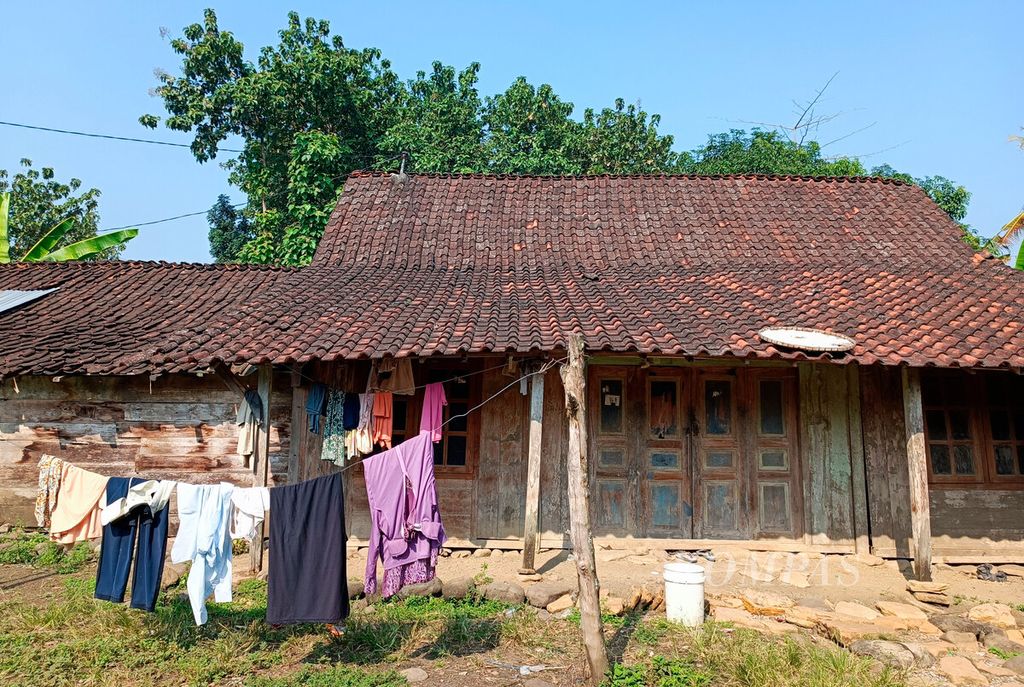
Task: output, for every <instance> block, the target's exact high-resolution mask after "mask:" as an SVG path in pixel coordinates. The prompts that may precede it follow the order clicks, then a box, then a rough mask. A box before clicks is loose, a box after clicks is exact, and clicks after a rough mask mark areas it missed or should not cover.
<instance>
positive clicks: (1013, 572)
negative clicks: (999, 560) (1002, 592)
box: [999, 565, 1024, 577]
mask: <svg viewBox="0 0 1024 687" xmlns="http://www.w3.org/2000/svg"><path fill="white" fill-rule="evenodd" d="M999 569H1000V570H1002V571H1003V572H1004V573H1006V575H1007V576H1008V577H1024V565H1000V566H999Z"/></svg>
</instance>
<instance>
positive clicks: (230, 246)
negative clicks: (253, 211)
mask: <svg viewBox="0 0 1024 687" xmlns="http://www.w3.org/2000/svg"><path fill="white" fill-rule="evenodd" d="M206 222H207V223H208V224H209V225H210V233H209V238H210V255H212V256H213V261H214V262H217V263H221V264H226V263H232V262H238V261H239V256H240V255H241V253H242V248H243V247H244V246H245V244H246V243H248V242H249V241H251V240H252V238H253V236H254V232H253V229H252V222H250V221H249V218H248V217H245V216H244V215H243V214H242V213H241V212H239V211H238V209H237V208H235V206H234V205H232V204H231V199H230V198H228V197H227V196H226V195H224V194H223V193H222V194H220V195H219V196H217V202H216V203H214V204H213V207H211V208H210V210H209V212H207V213H206Z"/></svg>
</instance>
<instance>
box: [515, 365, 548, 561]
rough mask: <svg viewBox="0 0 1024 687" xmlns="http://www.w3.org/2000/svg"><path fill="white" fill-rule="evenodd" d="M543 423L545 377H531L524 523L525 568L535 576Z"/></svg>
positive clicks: (541, 375) (540, 374)
mask: <svg viewBox="0 0 1024 687" xmlns="http://www.w3.org/2000/svg"><path fill="white" fill-rule="evenodd" d="M543 421H544V373H539V374H535V375H533V376H532V377H530V455H529V461H528V464H527V468H526V521H525V522H524V523H523V567H522V568H521V569H520V571H519V572H521V573H525V574H532V573H534V572H536V568H535V560H534V559H535V558H536V556H537V529H538V527H537V526H538V525H539V521H540V442H541V437H542V435H543V431H542V429H543Z"/></svg>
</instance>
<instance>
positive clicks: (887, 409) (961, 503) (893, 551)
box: [861, 366, 1024, 559]
mask: <svg viewBox="0 0 1024 687" xmlns="http://www.w3.org/2000/svg"><path fill="white" fill-rule="evenodd" d="M964 374H967V373H964ZM986 374H1001V373H997V372H991V373H986ZM1007 374H1008V373H1007ZM861 400H862V406H863V409H864V457H865V463H866V465H867V478H868V497H869V503H870V508H869V513H870V520H871V539H872V551H873V552H874V553H875V554H877V555H880V556H892V557H899V558H909V557H910V536H911V535H910V505H909V496H908V493H909V486H908V483H909V476H908V471H907V453H906V435H905V432H904V427H903V391H902V386H901V382H900V370H899V368H894V367H878V366H876V367H866V368H864V369H863V370H861ZM928 491H929V504H930V506H931V529H932V553H933V554H934V555H936V556H945V557H953V558H956V557H967V558H971V557H978V558H982V557H989V556H994V557H999V556H1004V557H1011V558H1014V559H1017V558H1020V557H1022V556H1024V523H1022V521H1021V518H1020V513H1021V512H1024V491H1022V490H1003V489H992V488H980V487H979V488H962V487H957V486H953V485H948V486H943V485H940V484H931V485H929V489H928Z"/></svg>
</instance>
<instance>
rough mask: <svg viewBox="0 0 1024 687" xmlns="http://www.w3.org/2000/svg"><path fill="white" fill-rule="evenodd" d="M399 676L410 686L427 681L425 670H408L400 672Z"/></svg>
mask: <svg viewBox="0 0 1024 687" xmlns="http://www.w3.org/2000/svg"><path fill="white" fill-rule="evenodd" d="M398 674H399V675H401V676H402V677H404V678H405V681H406V682H408V683H409V684H410V685H414V684H416V683H417V682H423V681H424V680H426V679H427V671H425V670H423V668H406V669H405V670H400V671H398Z"/></svg>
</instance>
